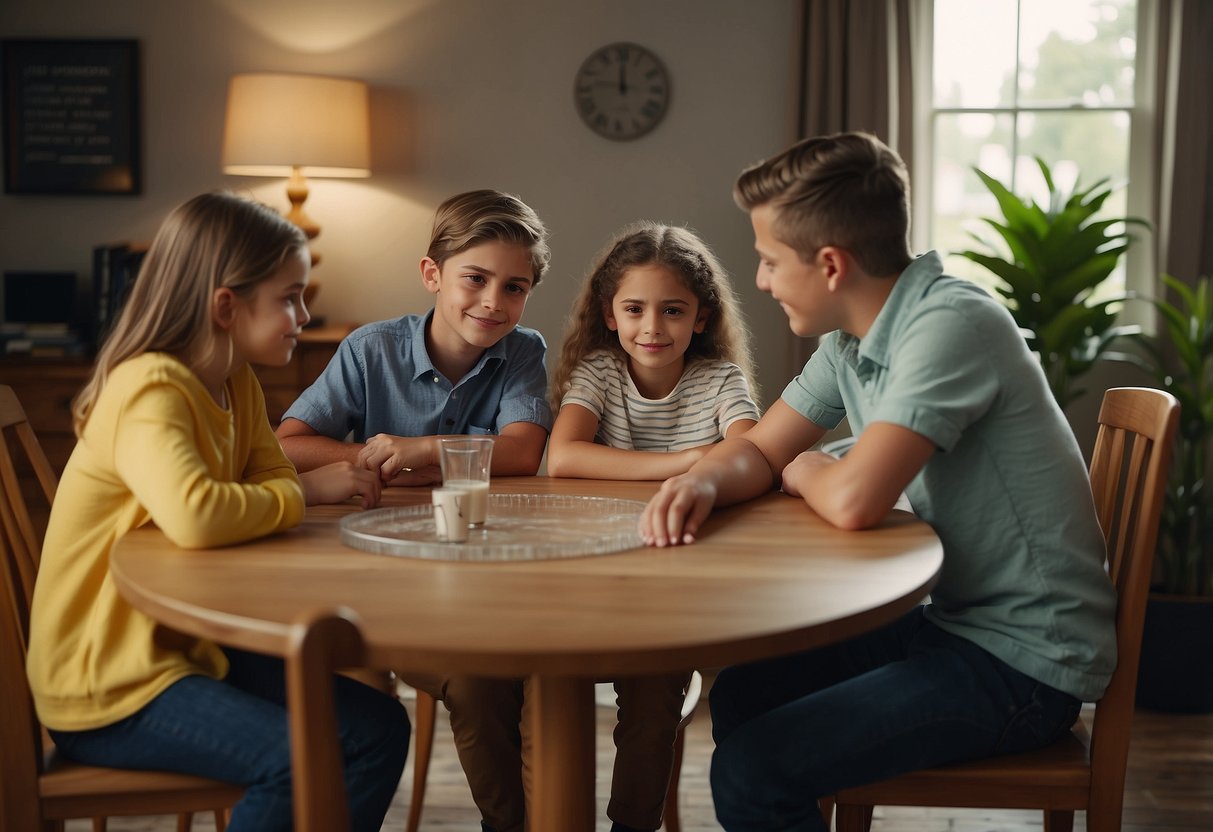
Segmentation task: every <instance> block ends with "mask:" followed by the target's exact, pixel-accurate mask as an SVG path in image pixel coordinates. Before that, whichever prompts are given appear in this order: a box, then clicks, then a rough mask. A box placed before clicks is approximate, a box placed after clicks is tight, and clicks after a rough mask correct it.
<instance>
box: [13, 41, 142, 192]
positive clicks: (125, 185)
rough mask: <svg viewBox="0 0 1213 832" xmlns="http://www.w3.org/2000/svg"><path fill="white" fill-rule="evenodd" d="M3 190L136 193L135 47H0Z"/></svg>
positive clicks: (114, 44)
mask: <svg viewBox="0 0 1213 832" xmlns="http://www.w3.org/2000/svg"><path fill="white" fill-rule="evenodd" d="M0 67H2V81H0V83H2V85H3V91H4V113H3V134H4V191H5V193H9V194H99V195H133V194H138V193H140V192H141V191H142V187H143V176H142V160H141V157H140V120H139V118H140V112H139V88H140V83H139V82H140V77H139V42H138V41H136V40H133V39H111V40H95V39H91V40H83V39H60V40H52V39H15V38H12V39H5V40H3V41H0Z"/></svg>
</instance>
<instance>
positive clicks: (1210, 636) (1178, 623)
mask: <svg viewBox="0 0 1213 832" xmlns="http://www.w3.org/2000/svg"><path fill="white" fill-rule="evenodd" d="M1211 657H1213V598H1192V597H1186V596H1182V595H1151V596H1150V598H1149V600H1148V601H1147V603H1146V623H1145V629H1144V631H1143V633H1142V639H1141V665H1140V667H1139V669H1138V671H1137V704H1138V705H1139V706H1140V707H1142V708H1147V709H1149V710H1152V711H1165V712H1167V713H1185V714H1207V713H1213V658H1211Z"/></svg>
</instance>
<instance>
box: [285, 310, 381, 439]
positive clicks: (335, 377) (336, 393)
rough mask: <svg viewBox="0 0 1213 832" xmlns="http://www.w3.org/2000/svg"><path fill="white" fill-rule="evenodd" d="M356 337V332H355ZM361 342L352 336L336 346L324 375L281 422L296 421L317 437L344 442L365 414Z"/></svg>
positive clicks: (304, 393) (305, 392) (364, 364)
mask: <svg viewBox="0 0 1213 832" xmlns="http://www.w3.org/2000/svg"><path fill="white" fill-rule="evenodd" d="M355 335H356V333H355ZM363 343H364V342H363V341H362V340H357V339H356V338H355V337H354V336H353V335H351V336H349V337H347V338H346V339H345V340H343V341H342V342H341V344H340V345H339V346H338V347H337V352H336V353H335V354H334V355H333V357H332V359H331V360H330V361H329V363H328V366H327V367H325V368H324V372H322V373H321V374H320V376H319V377H318V378H317V379H316V380H315V381H314V382H312V384H311V386H309V387H308V388H307V389H306V390H304V391H303V393H302V394H301V395H300V396H299V398H298V399H296V400H295V403H294V404H292V405H291V406H290V408H289V409H287V411H286V413H284V414H283V416H282V418H283V419H298V420H299V421H301V422H304V423H306V424H307V425H308V427H310V428H311V429H312V430H314V431H316V432H317V433H319V434H320V435H321V436H328V437H331V438H333V439H344V438H345V437H346V435H347V434H348V433H349V432H350V431H352V430H355V429H357V428H358V427H360V426H361V424H362V418H363V415H364V414H365V413H366V412H367V401H366V361H365V359H364V357H363V355H362V353H361V345H362V344H363Z"/></svg>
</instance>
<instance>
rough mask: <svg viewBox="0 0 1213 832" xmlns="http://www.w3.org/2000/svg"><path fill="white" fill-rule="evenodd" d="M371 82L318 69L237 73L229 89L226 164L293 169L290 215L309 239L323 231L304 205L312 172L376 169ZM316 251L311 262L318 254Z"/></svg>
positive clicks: (239, 168) (354, 173)
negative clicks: (372, 147)
mask: <svg viewBox="0 0 1213 832" xmlns="http://www.w3.org/2000/svg"><path fill="white" fill-rule="evenodd" d="M367 97H368V96H367V86H366V84H365V83H364V82H362V81H354V80H349V79H345V78H325V77H321V76H317V75H288V74H281V73H251V74H246V75H234V76H232V79H231V82H230V84H229V85H228V91H227V120H226V123H225V126H224V131H223V172H224V173H233V174H238V175H244V176H289V177H290V179H289V180H288V181H287V186H286V194H287V198H288V199H290V201H291V210H290V211H289V212H288V213H287V215H286V217H287V219H289V220H290V221H291V222H293V223H294V224H295V225H297V226H299V227H300V228H301V229H303V232H304V233H305V234H307V236H308V239H311V238H313V237H315V236H316V235H317V234H319V233H320V226H319V225H317V224H316V223H315V222H314V221H313V220H312V219H311V218H310V217H309V216H308V215H307V214H306V213H305V212H304V210H303V203H304V201H305V200H307V196H308V187H307V179H306V177H307V176H320V177H365V176H370V175H371V171H370V129H369V117H368V112H367V110H368V108H367ZM319 259H320V258H319V257H318V256H317V255H316V253H315V252H313V253H312V264H313V265H315V264H316V263H317V262H319Z"/></svg>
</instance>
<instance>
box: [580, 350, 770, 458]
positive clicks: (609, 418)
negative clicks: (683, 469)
mask: <svg viewBox="0 0 1213 832" xmlns="http://www.w3.org/2000/svg"><path fill="white" fill-rule="evenodd" d="M560 404H561V406H563V405H566V404H578V405H581V406H582V407H584V408H585V409H587V410H589V411H590V412H591V413H593V414H594V415H595V416H596V417H598V434H597V435H596V436H595V437H594V439H595V441H597V442H600V443H602V444H604V445H609V446H610V447H612V448H623V449H625V450H634V451H667V452H673V451H683V450H686V449H687V448H697V447H700V446H702V445H710V444H712V443H713V442H719V441H720V440H721V439H723V438H724V434H725V431H726V430H728V428H729V425H731V424H733V423H734V422H736V421H737V420H738V419H754V420H757V419H758V405H756V404H755V403H754V400H753V399H752V398H751V397H750V387H749V384H748V383H747V382H746V378H745V374H744V373H742V372H741V368H740V367H738V366H737V365H736V364H730V363H729V362H727V361H717V360H709V359H692V360H691V361H690V362H688V364H687V366H686V368H685V369H684V370H683V372H682V378H680V379H679V380H678V384H676V385H675V386H674V389H673V391H672V392H671V393H670V395H668V396H666V397H665V398H662V399H646V398H645V397H644V396H642V395H640V391H638V390H637V389H636V384H635V383H634V382H633V381H632V376H631V374H630V373H628V368H627V359H626V358H625V357H624V356H622V355H619V354H617V353H614V352H610V351H607V350H597V351H595V352H592V353H590V354H589V355H588V356H586V357H585V358H584V359H583V360H582V361H581V363H580V364H578V365H577V366H576V367H575V368H574V369H573V373H572V376H571V378H570V379H569V389H568V392H566V393H565V394H564V398H563V399H561V402H560Z"/></svg>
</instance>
